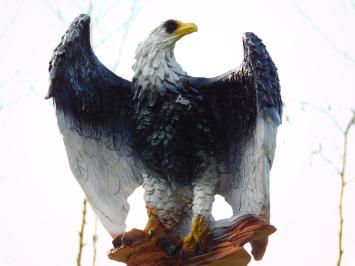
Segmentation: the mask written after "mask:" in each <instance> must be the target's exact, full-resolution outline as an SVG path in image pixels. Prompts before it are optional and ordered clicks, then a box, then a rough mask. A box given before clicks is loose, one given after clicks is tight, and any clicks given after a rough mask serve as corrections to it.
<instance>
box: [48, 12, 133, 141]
mask: <svg viewBox="0 0 355 266" xmlns="http://www.w3.org/2000/svg"><path fill="white" fill-rule="evenodd" d="M49 72H50V86H49V90H48V94H47V96H46V98H51V97H53V98H54V102H55V105H56V108H57V109H59V110H63V111H64V112H65V113H66V114H67V115H72V116H73V118H74V120H75V121H76V126H77V130H78V131H79V133H80V134H84V135H85V134H86V135H95V134H96V135H97V134H102V130H105V129H115V128H120V129H125V128H127V123H128V121H127V117H128V114H127V111H128V105H129V102H130V99H131V96H132V84H131V82H130V81H127V80H125V79H123V78H120V77H118V76H117V75H115V74H114V73H112V72H111V71H110V70H109V69H107V68H106V67H105V66H104V65H103V64H102V63H101V62H100V61H99V60H98V58H97V57H96V56H95V54H94V52H93V50H92V48H91V45H90V17H89V16H87V15H80V16H78V17H77V18H76V19H75V20H74V21H73V22H72V24H71V25H70V27H69V29H68V30H67V32H66V34H65V35H64V36H63V37H62V41H61V43H60V44H59V45H58V46H57V48H56V49H55V50H54V54H53V57H52V59H51V61H50V63H49Z"/></svg>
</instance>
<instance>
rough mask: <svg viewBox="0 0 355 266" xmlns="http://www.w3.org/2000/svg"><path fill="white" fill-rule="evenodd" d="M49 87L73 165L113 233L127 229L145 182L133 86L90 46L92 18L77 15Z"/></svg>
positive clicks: (59, 50) (57, 54)
mask: <svg viewBox="0 0 355 266" xmlns="http://www.w3.org/2000/svg"><path fill="white" fill-rule="evenodd" d="M49 72H50V86H49V91H48V95H47V97H46V98H51V97H53V99H54V104H55V106H56V114H57V120H58V125H59V128H60V130H61V133H62V135H63V139H64V143H65V147H66V151H67V155H68V160H69V164H70V167H71V170H72V172H73V174H74V175H75V177H76V179H77V180H78V182H79V183H80V185H81V186H82V188H83V190H84V192H85V194H86V196H87V198H88V201H89V203H90V204H91V206H92V207H93V209H94V210H95V212H96V214H97V215H98V216H99V218H100V220H101V222H102V223H103V225H104V226H105V227H106V229H107V230H108V231H109V232H110V233H111V234H112V235H115V234H117V233H121V232H123V231H124V230H125V218H126V216H127V214H128V211H129V205H128V203H127V198H128V196H129V195H130V194H131V193H132V191H133V190H134V189H135V188H136V187H137V186H139V185H140V184H141V182H142V177H141V173H142V166H141V162H140V161H139V159H138V158H137V156H135V154H134V151H133V150H132V147H131V146H132V132H133V131H132V126H131V119H130V109H129V106H130V99H131V98H132V89H131V86H132V85H131V82H129V81H127V80H125V79H123V78H120V77H118V76H116V75H115V74H114V73H112V72H111V71H110V70H108V69H107V68H106V67H105V66H104V65H103V64H102V63H101V62H100V61H99V60H98V59H97V57H96V56H95V54H94V52H93V50H92V48H91V45H90V17H89V16H87V15H80V16H78V17H77V18H76V19H75V20H74V21H73V22H72V24H71V25H70V27H69V29H68V30H67V32H66V33H65V35H64V36H63V37H62V40H61V43H60V44H59V45H58V46H57V48H56V49H55V50H54V55H53V57H52V59H51V61H50V64H49Z"/></svg>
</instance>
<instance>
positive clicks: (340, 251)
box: [337, 113, 355, 266]
mask: <svg viewBox="0 0 355 266" xmlns="http://www.w3.org/2000/svg"><path fill="white" fill-rule="evenodd" d="M354 124H355V113H354V114H353V116H352V118H351V119H350V121H349V122H348V124H347V126H346V128H345V131H344V142H343V154H342V160H341V170H340V172H339V176H340V196H339V232H338V261H337V266H341V262H342V259H343V253H344V249H343V226H344V211H343V204H344V189H345V186H346V184H347V183H346V180H345V170H346V163H347V152H348V136H349V132H350V129H351V127H352V126H353V125H354Z"/></svg>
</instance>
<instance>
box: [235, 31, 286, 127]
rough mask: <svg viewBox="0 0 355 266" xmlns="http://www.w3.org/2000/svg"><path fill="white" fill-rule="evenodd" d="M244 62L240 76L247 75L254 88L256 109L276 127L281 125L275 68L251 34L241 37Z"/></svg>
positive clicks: (266, 53) (277, 80) (278, 89)
mask: <svg viewBox="0 0 355 266" xmlns="http://www.w3.org/2000/svg"><path fill="white" fill-rule="evenodd" d="M243 46H244V61H243V63H242V66H241V70H240V71H241V73H240V74H241V75H247V77H248V78H249V79H251V80H252V81H253V83H254V86H255V91H256V99H257V104H258V108H260V109H261V110H263V111H264V112H265V114H266V115H267V116H268V117H269V118H271V120H272V122H273V123H274V124H275V125H276V126H278V125H280V124H281V117H282V101H281V95H280V83H279V78H278V75H277V68H276V66H275V64H274V62H273V61H272V59H271V57H270V55H269V53H268V52H267V50H266V47H265V45H264V44H263V43H262V41H261V40H260V39H259V38H258V37H257V36H256V35H255V34H254V33H251V32H247V33H245V34H244V36H243Z"/></svg>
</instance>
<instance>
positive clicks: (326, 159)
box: [311, 143, 340, 174]
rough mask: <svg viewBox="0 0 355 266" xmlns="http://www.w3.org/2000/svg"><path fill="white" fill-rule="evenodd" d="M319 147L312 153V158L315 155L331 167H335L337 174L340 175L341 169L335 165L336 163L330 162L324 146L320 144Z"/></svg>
mask: <svg viewBox="0 0 355 266" xmlns="http://www.w3.org/2000/svg"><path fill="white" fill-rule="evenodd" d="M318 145H319V146H318V149H317V150H314V151H312V153H311V156H312V157H313V156H315V155H318V156H320V157H321V158H322V159H323V160H324V161H325V162H326V163H327V164H329V165H330V166H332V167H333V169H334V170H335V172H337V173H338V174H340V170H339V168H338V167H337V166H336V165H335V163H333V161H332V160H330V159H329V158H328V157H327V156H325V155H324V153H323V146H322V144H321V143H319V144H318Z"/></svg>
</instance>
